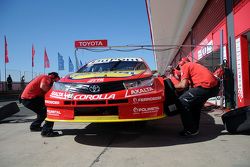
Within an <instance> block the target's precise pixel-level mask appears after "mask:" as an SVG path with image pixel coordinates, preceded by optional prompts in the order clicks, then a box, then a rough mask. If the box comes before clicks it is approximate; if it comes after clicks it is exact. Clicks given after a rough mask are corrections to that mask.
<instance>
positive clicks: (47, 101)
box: [45, 100, 60, 104]
mask: <svg viewBox="0 0 250 167" xmlns="http://www.w3.org/2000/svg"><path fill="white" fill-rule="evenodd" d="M45 103H46V104H60V102H59V101H54V100H45Z"/></svg>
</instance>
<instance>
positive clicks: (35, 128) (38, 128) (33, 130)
mask: <svg viewBox="0 0 250 167" xmlns="http://www.w3.org/2000/svg"><path fill="white" fill-rule="evenodd" d="M42 129H43V128H42V127H40V126H39V127H35V126H34V127H30V131H31V132H40V131H41V130H42Z"/></svg>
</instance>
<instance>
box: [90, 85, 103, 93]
mask: <svg viewBox="0 0 250 167" xmlns="http://www.w3.org/2000/svg"><path fill="white" fill-rule="evenodd" d="M89 91H90V92H92V93H99V92H100V91H101V88H100V86H98V85H90V86H89Z"/></svg>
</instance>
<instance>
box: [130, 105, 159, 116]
mask: <svg viewBox="0 0 250 167" xmlns="http://www.w3.org/2000/svg"><path fill="white" fill-rule="evenodd" d="M159 110H160V107H158V106H156V107H143V108H137V107H134V108H133V112H134V113H135V114H139V113H152V112H158V111H159Z"/></svg>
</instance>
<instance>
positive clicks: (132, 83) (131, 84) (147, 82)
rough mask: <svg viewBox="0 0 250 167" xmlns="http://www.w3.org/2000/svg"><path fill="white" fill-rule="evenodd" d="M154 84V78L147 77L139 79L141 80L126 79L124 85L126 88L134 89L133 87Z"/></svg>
mask: <svg viewBox="0 0 250 167" xmlns="http://www.w3.org/2000/svg"><path fill="white" fill-rule="evenodd" d="M153 84H154V78H153V77H151V78H147V79H139V80H133V81H124V82H123V85H124V87H125V88H126V89H132V88H138V87H144V86H153Z"/></svg>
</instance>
